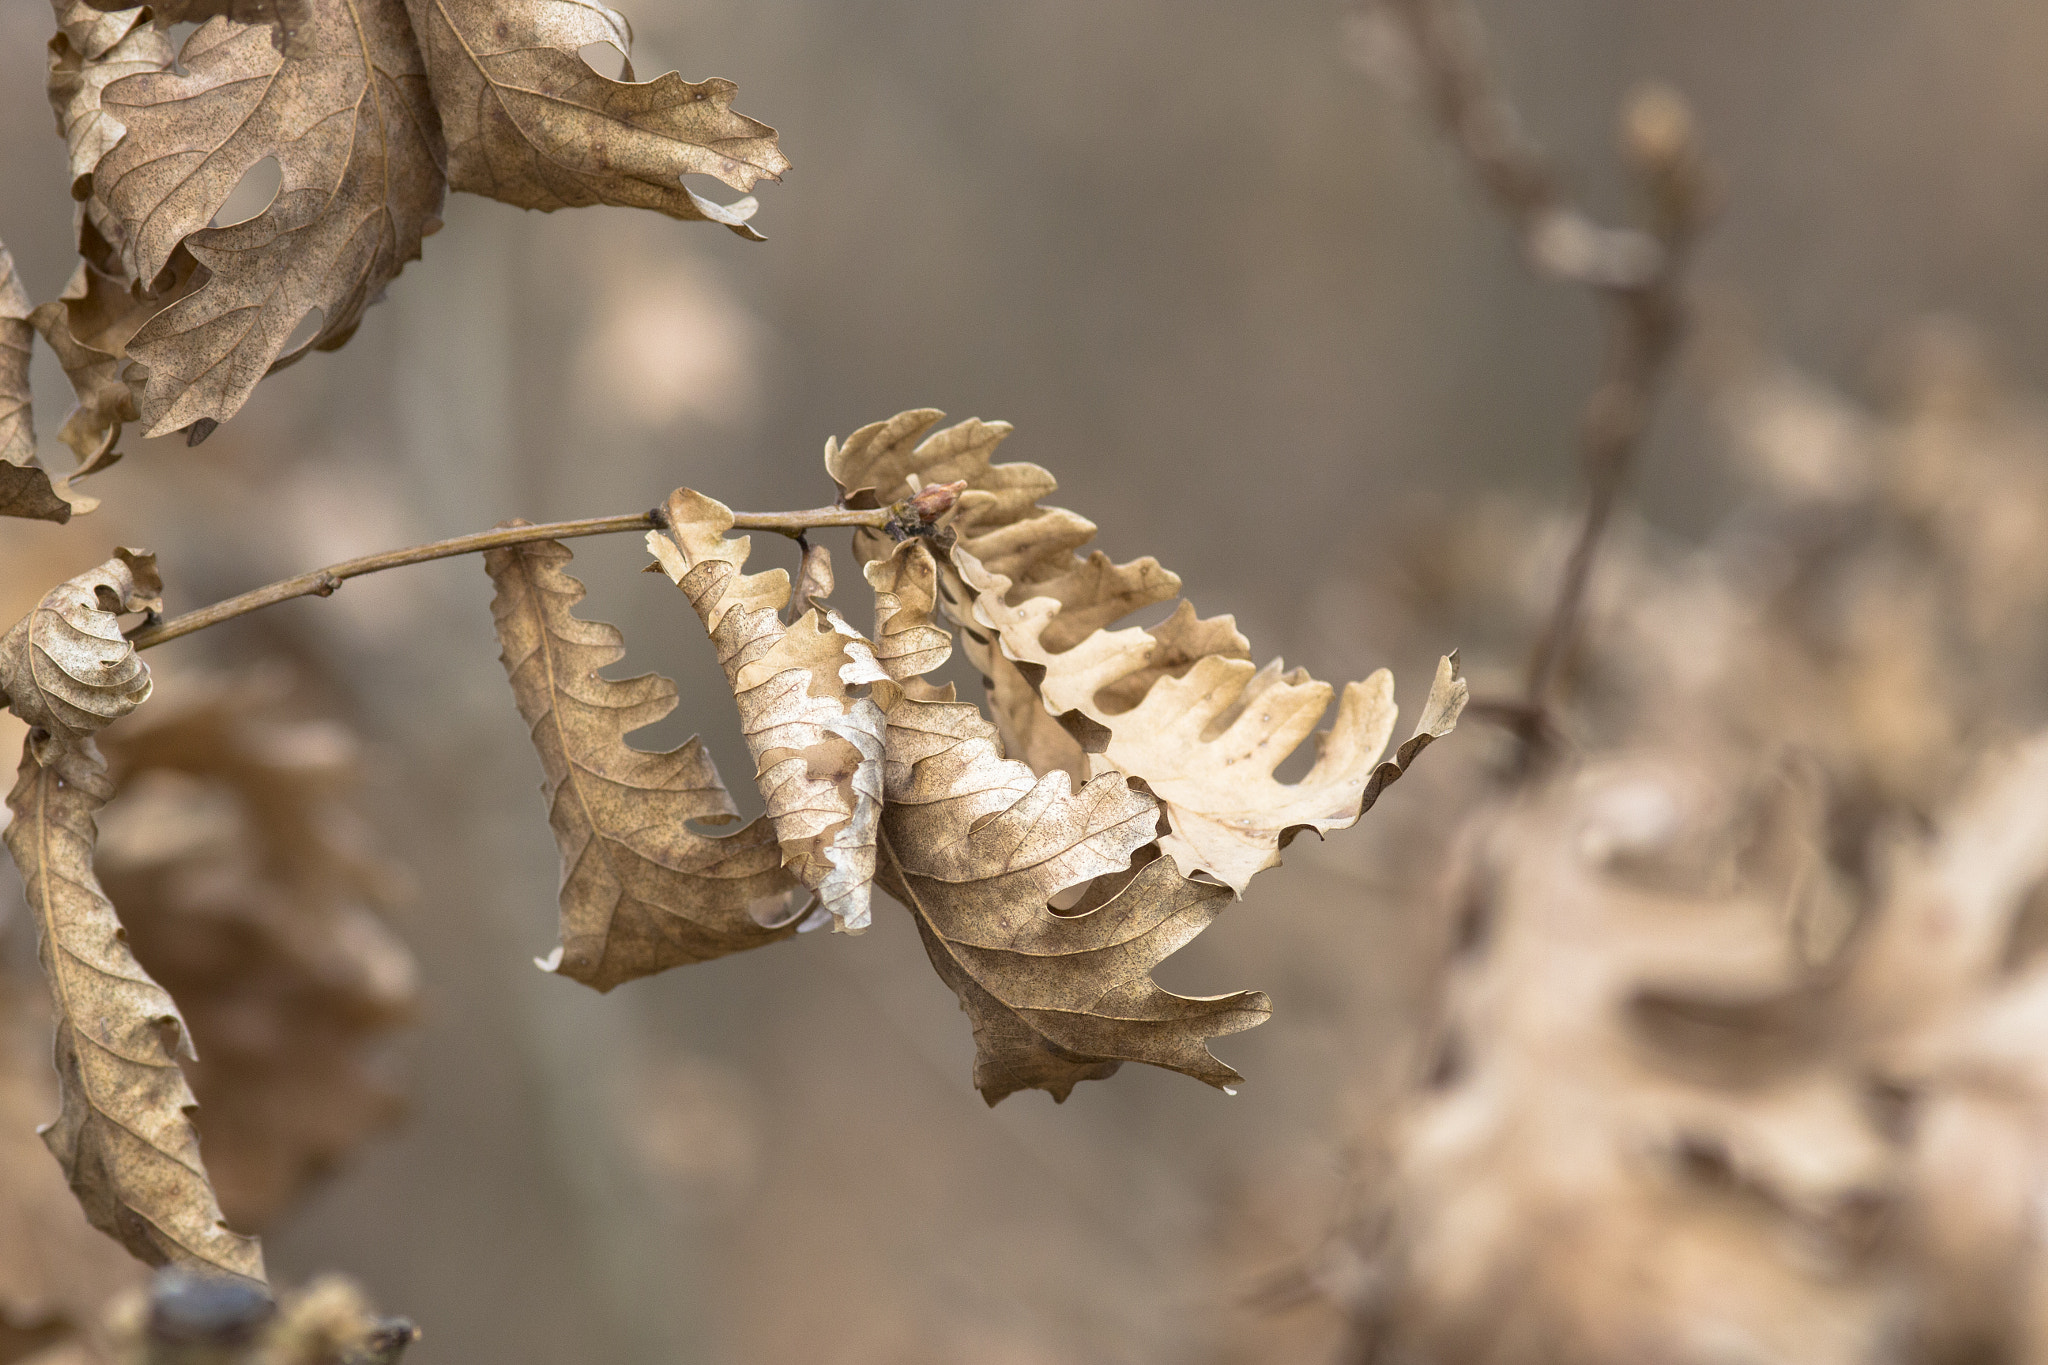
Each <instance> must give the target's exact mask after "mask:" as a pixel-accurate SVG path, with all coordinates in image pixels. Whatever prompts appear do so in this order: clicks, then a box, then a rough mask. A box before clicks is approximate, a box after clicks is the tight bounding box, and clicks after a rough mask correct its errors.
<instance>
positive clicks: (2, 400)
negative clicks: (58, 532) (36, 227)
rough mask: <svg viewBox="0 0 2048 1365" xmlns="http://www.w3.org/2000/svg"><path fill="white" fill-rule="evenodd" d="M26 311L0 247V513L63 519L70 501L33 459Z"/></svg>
mask: <svg viewBox="0 0 2048 1365" xmlns="http://www.w3.org/2000/svg"><path fill="white" fill-rule="evenodd" d="M29 314H30V307H29V301H28V294H27V292H26V291H24V290H23V289H22V287H21V277H20V276H18V275H17V274H16V273H15V270H14V257H13V256H12V255H10V254H9V253H8V250H7V248H6V247H4V246H0V517H34V518H36V519H37V520H40V521H59V522H61V521H69V520H70V519H71V504H69V503H67V502H65V501H64V499H62V498H60V497H58V496H57V494H56V490H54V489H53V488H51V486H50V475H49V471H47V470H45V469H44V468H43V466H42V462H41V461H39V460H37V459H36V427H35V418H34V408H33V406H32V404H31V395H30V393H29V384H28V369H29V360H30V358H31V356H32V355H33V353H34V347H35V329H34V328H33V327H32V326H31V325H30V323H29Z"/></svg>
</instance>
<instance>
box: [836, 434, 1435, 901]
mask: <svg viewBox="0 0 2048 1365" xmlns="http://www.w3.org/2000/svg"><path fill="white" fill-rule="evenodd" d="M938 416H939V414H937V413H935V412H932V411H930V410H922V411H917V412H909V413H904V414H902V415H901V416H898V417H896V418H893V419H891V420H890V421H888V422H885V423H878V424H876V425H874V426H871V427H866V428H863V429H862V430H861V431H858V432H856V433H854V435H853V436H851V437H849V438H848V439H847V441H846V444H845V445H844V446H837V447H835V446H832V445H828V446H827V448H826V455H825V461H826V467H827V469H828V470H829V471H830V472H831V473H832V475H833V477H834V478H835V479H837V480H838V482H839V484H840V486H841V488H842V490H844V493H845V495H846V497H847V500H848V502H849V503H850V504H851V505H854V506H882V505H887V504H889V503H891V502H894V501H896V500H898V499H900V498H904V497H908V496H910V495H911V494H913V493H914V492H916V491H917V489H918V488H920V487H922V486H924V485H926V484H931V483H938V482H951V481H954V480H964V481H965V482H966V484H967V488H966V491H964V492H962V493H961V494H960V495H959V501H958V504H957V506H956V509H955V510H954V512H953V513H952V515H951V517H950V519H949V520H948V521H947V522H946V523H944V524H945V525H947V526H948V527H949V528H950V529H951V530H952V532H953V535H954V537H955V546H954V550H953V554H952V557H951V558H952V573H950V574H949V575H948V582H947V587H948V591H947V592H946V593H945V594H944V595H943V596H944V599H945V606H946V609H947V611H948V613H949V614H950V615H951V616H952V618H953V620H954V621H955V622H956V623H957V624H958V625H959V626H960V627H961V629H962V635H963V639H964V641H965V646H964V648H965V652H966V654H967V657H968V659H969V661H970V662H972V663H973V664H974V665H975V666H976V667H978V668H980V669H981V671H982V675H983V676H984V677H985V678H987V679H988V680H989V689H990V692H991V695H992V697H993V698H994V700H995V707H996V714H997V717H998V719H999V721H1007V724H1006V725H1005V732H1004V738H1005V740H1006V741H1008V742H1010V745H1011V747H1012V749H1013V750H1014V751H1017V752H1018V753H1019V756H1023V755H1024V754H1031V755H1034V762H1033V766H1034V767H1035V768H1036V767H1041V766H1042V767H1043V768H1045V769H1047V770H1050V769H1051V768H1054V767H1057V768H1060V769H1063V770H1065V771H1068V772H1069V773H1074V772H1076V771H1077V765H1078V768H1079V771H1083V772H1086V773H1089V774H1093V773H1100V772H1105V771H1109V770H1116V771H1120V772H1123V773H1126V774H1128V775H1130V776H1132V777H1138V778H1142V779H1144V781H1145V782H1146V784H1147V785H1148V786H1149V787H1150V788H1151V790H1152V792H1153V793H1154V795H1156V796H1157V797H1158V798H1159V800H1160V803H1161V805H1162V807H1163V808H1164V809H1165V811H1166V816H1167V820H1168V823H1169V826H1170V829H1169V832H1168V833H1167V834H1166V835H1165V836H1164V837H1163V838H1162V839H1161V841H1160V847H1161V848H1162V850H1163V851H1164V852H1166V853H1167V854H1169V855H1171V856H1172V857H1173V858H1174V860H1175V861H1176V862H1177V863H1178V864H1179V865H1180V867H1181V870H1182V871H1184V872H1187V873H1190V874H1192V873H1194V872H1197V871H1200V872H1206V873H1209V874H1211V875H1213V876H1215V877H1217V878H1218V879H1220V880H1221V881H1223V882H1224V883H1226V884H1227V885H1229V886H1230V887H1231V888H1232V889H1233V890H1235V891H1237V892H1239V893H1240V894H1242V892H1243V891H1244V888H1245V886H1246V884H1247V883H1248V882H1249V881H1250V880H1251V878H1252V877H1253V876H1254V875H1255V874H1257V873H1258V872H1259V871H1260V870H1261V869H1263V868H1267V867H1272V866H1274V865H1276V864H1277V863H1278V862H1279V861H1280V850H1281V849H1282V848H1284V847H1285V846H1286V844H1287V842H1288V841H1289V840H1290V839H1291V838H1292V837H1293V836H1294V834H1295V833H1297V832H1299V831H1300V830H1303V829H1313V830H1316V831H1318V832H1321V831H1326V830H1331V829H1342V828H1345V827H1347V826H1349V825H1351V824H1353V823H1355V822H1356V821H1357V820H1358V819H1359V817H1360V816H1362V815H1363V814H1364V812H1365V810H1366V808H1367V807H1369V806H1370V805H1371V804H1372V802H1373V800H1375V799H1377V797H1378V794H1379V792H1380V791H1381V790H1382V789H1383V788H1384V787H1385V786H1386V784H1387V783H1388V782H1390V781H1392V780H1394V779H1395V778H1396V777H1398V776H1399V775H1400V773H1401V772H1402V771H1403V770H1405V768H1406V766H1407V764H1408V763H1409V762H1410V761H1412V760H1413V759H1414V757H1415V755H1416V754H1417V753H1418V752H1420V750H1421V749H1422V748H1423V747H1424V746H1425V745H1427V744H1428V743H1429V741H1430V740H1432V739H1434V738H1436V737H1437V736H1439V735H1441V734H1443V733H1446V732H1447V731H1448V730H1449V729H1450V728H1451V727H1452V725H1454V724H1455V723H1456V720H1457V716H1458V712H1459V711H1460V710H1461V709H1462V707H1463V705H1464V698H1465V685H1464V683H1463V681H1462V679H1460V678H1459V677H1458V676H1457V671H1456V667H1455V665H1454V664H1453V663H1452V662H1451V661H1450V660H1448V659H1447V660H1445V661H1444V663H1443V664H1442V665H1441V666H1440V667H1439V670H1438V682H1437V687H1436V688H1435V689H1434V690H1433V691H1432V693H1431V698H1430V703H1429V704H1428V706H1427V707H1426V708H1425V709H1426V712H1427V714H1425V717H1424V724H1423V726H1422V727H1421V728H1420V729H1418V731H1417V736H1416V738H1417V739H1419V740H1420V741H1421V742H1420V743H1415V742H1412V741H1411V743H1409V744H1405V745H1403V746H1402V749H1401V752H1400V753H1399V754H1398V755H1396V757H1395V758H1394V759H1393V760H1392V761H1391V762H1388V763H1382V762H1381V761H1380V756H1381V754H1382V752H1383V751H1384V749H1385V748H1386V744H1387V741H1388V739H1389V738H1390V737H1391V735H1392V733H1393V727H1394V717H1395V708H1394V704H1393V678H1392V676H1391V675H1390V674H1388V673H1387V672H1386V671H1385V670H1384V669H1382V670H1380V671H1379V672H1378V673H1375V674H1374V675H1373V676H1372V677H1370V678H1368V679H1367V680H1366V681H1364V682H1361V683H1351V684H1349V685H1348V686H1346V687H1345V689H1344V691H1343V693H1342V695H1341V697H1339V696H1337V694H1335V693H1334V691H1333V689H1332V688H1331V687H1330V686H1329V685H1328V684H1327V683H1323V682H1319V681H1317V680H1315V679H1313V678H1310V677H1309V676H1308V675H1307V674H1306V673H1304V672H1302V671H1301V670H1298V669H1297V670H1293V671H1284V670H1283V668H1282V666H1281V664H1280V662H1279V661H1278V660H1275V661H1274V662H1273V663H1271V664H1268V665H1267V666H1266V667H1265V668H1263V669H1260V668H1256V667H1254V666H1253V664H1252V663H1251V661H1250V657H1249V655H1250V649H1249V646H1248V644H1247V643H1246V641H1245V640H1244V637H1243V636H1241V635H1239V634H1238V633H1237V630H1236V627H1235V626H1234V625H1233V624H1232V622H1231V621H1230V619H1229V618H1228V617H1218V618H1213V619H1210V620H1202V619H1200V618H1198V617H1196V615H1195V614H1194V610H1193V608H1192V606H1190V605H1189V604H1188V603H1186V602H1182V603H1181V605H1180V607H1179V609H1177V610H1176V611H1175V613H1174V614H1173V615H1172V616H1171V617H1169V618H1168V620H1167V621H1166V622H1165V623H1163V624H1161V625H1158V626H1154V627H1151V628H1149V629H1141V628H1137V627H1131V628H1127V629H1123V630H1114V629H1111V627H1112V626H1114V625H1115V623H1116V622H1117V621H1119V620H1122V619H1123V618H1124V617H1126V616H1128V615H1129V614H1130V613H1132V612H1133V611H1136V610H1138V609H1140V608H1142V607H1146V606H1151V605H1154V604H1157V603H1160V602H1164V601H1168V600H1171V599H1172V598H1173V597H1174V595H1175V594H1176V593H1177V592H1178V591H1179V588H1180V580H1179V578H1178V577H1176V576H1175V575H1174V574H1172V573H1170V572H1168V571H1167V570H1166V569H1163V568H1161V567H1160V566H1159V564H1158V563H1157V562H1156V561H1153V560H1150V559H1144V560H1138V561H1135V562H1133V563H1130V564H1121V565H1120V564H1113V563H1111V562H1110V561H1109V559H1108V558H1107V557H1106V556H1105V555H1103V554H1102V553H1101V552H1100V551H1096V552H1094V553H1093V554H1091V555H1090V556H1089V557H1088V558H1086V559H1083V558H1081V557H1080V555H1079V554H1078V553H1077V551H1078V550H1080V549H1081V548H1082V547H1083V546H1085V545H1086V544H1087V542H1088V541H1089V540H1090V539H1092V538H1093V537H1094V534H1095V527H1094V525H1093V524H1092V523H1090V522H1088V521H1087V520H1086V519H1084V518H1082V517H1079V516H1076V515H1075V514H1073V513H1072V512H1068V511H1066V510H1064V509H1062V508H1050V507H1041V506H1039V505H1038V504H1039V499H1041V498H1043V497H1045V496H1046V495H1048V494H1050V493H1051V492H1053V491H1054V488H1055V486H1056V485H1055V484H1054V482H1053V480H1052V477H1051V475H1049V474H1047V473H1046V472H1045V471H1044V470H1043V469H1040V468H1038V467H1037V466H1036V465H1028V464H994V463H992V462H991V457H992V456H993V454H994V451H995V449H996V446H997V444H998V443H999V442H1000V441H1001V440H1002V438H1003V437H1004V436H1005V435H1007V434H1008V431H1009V428H1008V427H1006V426H1003V425H1001V424H986V423H982V422H979V421H970V422H963V423H961V424H959V425H958V426H954V427H950V428H947V429H945V430H943V431H939V432H936V433H933V434H931V435H926V434H925V433H926V432H928V431H929V430H930V428H931V427H932V426H933V425H934V424H935V423H936V422H937V420H938ZM920 438H922V439H920ZM857 548H858V549H859V550H860V551H861V552H862V553H863V554H864V555H866V556H868V557H870V558H872V557H873V556H875V555H876V554H878V553H879V552H880V545H879V542H877V541H876V540H875V538H874V536H873V534H872V533H869V536H868V538H867V539H866V540H864V541H859V542H857ZM1019 665H1021V666H1022V667H1021V668H1019V667H1018V666H1019ZM1033 695H1035V698H1036V700H1037V701H1038V703H1039V704H1038V705H1037V706H1036V707H1035V708H1034V707H1033V706H1032V704H1031V701H1032V697H1033ZM1333 699H1334V700H1336V701H1337V710H1336V716H1335V718H1334V721H1333V722H1332V724H1331V726H1330V728H1329V729H1327V730H1323V731H1320V732H1317V731H1316V726H1317V723H1318V722H1319V721H1320V719H1321V718H1322V715H1323V713H1324V712H1325V711H1326V710H1328V708H1329V705H1330V703H1331V701H1332V700H1333ZM1048 718H1057V719H1059V720H1062V721H1064V726H1063V731H1064V738H1056V737H1054V736H1053V735H1052V734H1051V733H1050V731H1048V729H1047V727H1046V721H1047V719H1048ZM1076 731H1079V732H1081V733H1083V734H1086V735H1087V736H1088V739H1087V742H1086V743H1082V742H1080V741H1078V740H1076V739H1074V738H1073V737H1072V735H1073V732H1076ZM1311 734H1314V738H1315V743H1316V746H1317V747H1316V755H1317V757H1316V762H1315V766H1314V767H1313V768H1312V769H1311V770H1310V771H1309V772H1308V774H1307V775H1306V776H1304V777H1303V778H1301V779H1300V780H1299V781H1296V782H1281V781H1279V780H1277V779H1276V778H1275V777H1274V776H1273V774H1274V771H1275V769H1277V768H1278V766H1279V765H1280V764H1281V763H1282V762H1283V761H1285V760H1286V758H1287V757H1288V755H1290V754H1291V753H1292V752H1293V751H1294V750H1295V748H1296V747H1297V746H1299V745H1300V744H1301V743H1302V742H1303V741H1304V740H1307V739H1308V738H1309V737H1310V736H1311ZM1076 750H1079V751H1084V752H1083V753H1082V755H1081V757H1080V758H1079V759H1078V760H1077V758H1076V754H1075V751H1076Z"/></svg>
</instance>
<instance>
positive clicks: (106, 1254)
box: [0, 971, 144, 1362]
mask: <svg viewBox="0 0 2048 1365" xmlns="http://www.w3.org/2000/svg"><path fill="white" fill-rule="evenodd" d="M56 1107H57V1077H56V1075H55V1073H53V1072H52V1071H51V1070H50V1009H49V1003H48V1001H47V999H45V998H44V996H43V994H42V991H41V989H40V988H36V987H32V986H30V985H29V984H28V983H26V982H22V981H17V980H14V979H12V978H11V977H10V976H9V975H8V974H7V973H5V972H4V971H0V1171H5V1172H6V1173H7V1176H6V1178H5V1179H4V1180H0V1361H10V1362H11V1361H14V1360H17V1359H21V1358H23V1357H25V1356H26V1355H28V1354H29V1353H30V1352H32V1351H33V1350H35V1349H37V1348H38V1347H40V1346H42V1345H44V1344H45V1343H48V1342H51V1341H54V1340H56V1339H58V1338H60V1337H64V1336H68V1335H70V1334H72V1333H76V1332H79V1331H82V1330H87V1329H90V1328H91V1327H92V1326H93V1325H94V1324H95V1323H96V1322H97V1321H98V1319H99V1316H100V1313H101V1310H102V1309H103V1307H104V1306H105V1304H106V1301H107V1300H108V1299H109V1298H110V1297H112V1296H113V1295H114V1294H116V1293H119V1292H121V1291H122V1290H125V1289H129V1288H132V1287H134V1286H135V1285H137V1284H139V1283H140V1282H141V1280H142V1278H143V1274H144V1272H143V1269H142V1267H141V1266H140V1265H139V1264H137V1263H136V1261H135V1259H134V1258H133V1257H131V1256H129V1255H128V1253H126V1252H125V1251H123V1250H121V1248H120V1247H118V1246H116V1245H115V1244H114V1243H113V1242H112V1241H110V1240H109V1239H108V1238H106V1237H104V1236H102V1235H101V1234H100V1233H98V1232H96V1231H94V1230H93V1227H92V1225H91V1224H89V1223H87V1222H86V1221H85V1215H84V1213H83V1212H81V1211H80V1209H79V1207H78V1201H77V1200H76V1199H74V1198H72V1197H71V1191H70V1190H68V1189H66V1188H65V1187H64V1174H63V1172H62V1171H60V1170H59V1169H58V1168H57V1165H56V1163H55V1162H53V1161H51V1160H50V1154H49V1152H48V1151H46V1150H45V1149H44V1147H43V1144H42V1140H41V1139H40V1138H38V1137H37V1136H36V1128H37V1126H38V1125H40V1124H42V1123H44V1122H46V1121H48V1119H49V1117H50V1114H51V1112H52V1111H53V1110H54V1109H55V1108H56Z"/></svg>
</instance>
